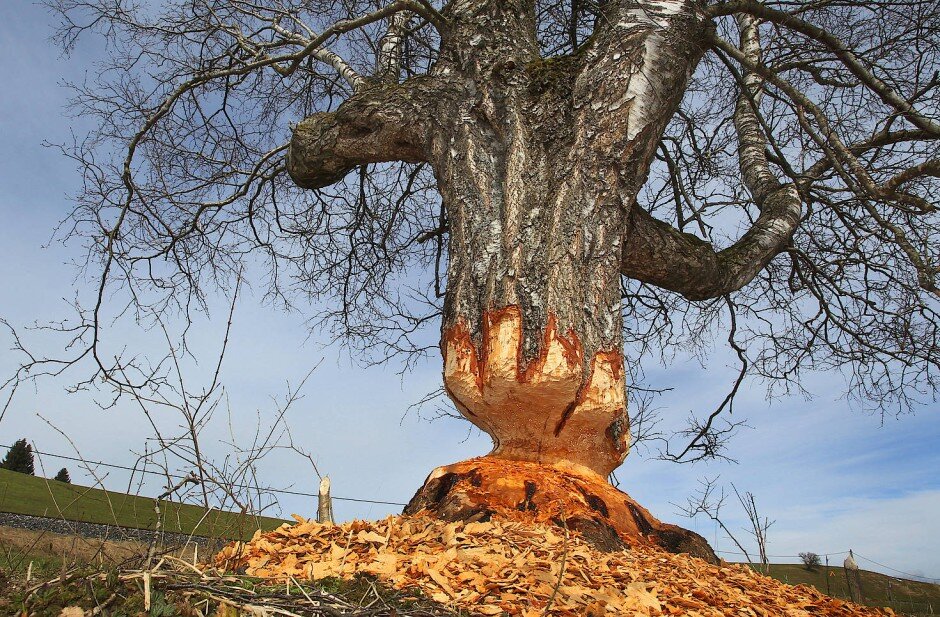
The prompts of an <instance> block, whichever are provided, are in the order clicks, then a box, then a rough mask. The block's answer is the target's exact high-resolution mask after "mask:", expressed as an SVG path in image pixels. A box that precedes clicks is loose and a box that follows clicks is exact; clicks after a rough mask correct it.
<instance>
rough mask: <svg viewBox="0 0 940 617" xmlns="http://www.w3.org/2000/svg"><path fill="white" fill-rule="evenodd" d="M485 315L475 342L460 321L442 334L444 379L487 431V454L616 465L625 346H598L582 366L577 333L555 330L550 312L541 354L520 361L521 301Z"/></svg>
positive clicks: (624, 440) (621, 447)
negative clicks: (489, 438)
mask: <svg viewBox="0 0 940 617" xmlns="http://www.w3.org/2000/svg"><path fill="white" fill-rule="evenodd" d="M483 317H484V318H483V331H482V341H481V343H480V345H479V347H478V346H477V345H475V344H474V342H473V340H472V338H471V335H470V330H469V328H468V327H467V325H466V324H465V323H464V322H463V321H458V323H457V324H456V325H455V326H453V327H452V328H450V329H448V330H447V331H446V332H445V333H444V384H445V387H446V389H447V392H448V394H449V395H450V396H451V398H452V399H453V400H454V402H455V404H456V405H457V407H458V409H459V410H460V411H461V413H463V414H464V416H465V417H467V418H468V419H469V420H470V421H471V422H473V423H474V424H476V425H477V426H478V427H480V428H481V429H482V430H484V431H486V432H487V433H489V434H490V436H492V438H493V442H494V448H493V452H492V455H494V456H498V457H502V458H506V459H512V460H525V461H535V462H544V463H555V462H567V463H569V464H573V465H579V466H583V467H586V468H588V469H590V470H592V471H594V472H596V473H599V474H601V475H605V476H606V475H607V474H609V473H610V472H611V471H612V470H613V469H615V468H616V467H617V466H618V465H620V463H621V462H623V459H624V457H625V456H626V453H627V449H628V440H629V432H628V430H627V422H626V415H625V414H626V395H625V378H624V370H623V356H622V353H621V352H620V351H619V350H602V351H599V352H597V353H595V354H594V355H593V357H591V358H590V359H589V365H588V366H587V367H585V360H586V358H585V357H584V350H583V346H582V344H581V342H580V340H579V339H578V336H577V334H576V333H575V332H573V331H568V332H567V333H566V334H560V333H559V331H558V325H557V320H556V318H555V316H554V315H549V317H548V320H547V323H546V327H545V330H544V334H543V337H542V345H541V349H540V353H539V355H538V356H537V357H536V358H534V359H532V360H531V361H530V362H528V364H527V365H525V366H524V360H525V359H524V358H523V357H522V349H521V345H522V314H521V311H520V309H519V307H518V306H507V307H505V308H502V309H498V310H492V311H488V312H487V313H486V314H485V315H484V316H483ZM585 368H587V370H585Z"/></svg>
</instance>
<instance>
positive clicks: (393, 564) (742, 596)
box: [215, 515, 893, 617]
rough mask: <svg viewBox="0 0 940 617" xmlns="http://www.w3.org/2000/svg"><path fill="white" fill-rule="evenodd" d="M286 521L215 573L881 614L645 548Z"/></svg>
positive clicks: (717, 610) (522, 606) (739, 611)
mask: <svg viewBox="0 0 940 617" xmlns="http://www.w3.org/2000/svg"><path fill="white" fill-rule="evenodd" d="M294 518H295V519H296V520H297V524H295V525H286V524H285V525H283V526H281V527H280V528H278V529H276V530H274V531H271V532H268V533H261V532H258V533H256V534H255V536H254V538H252V539H251V541H249V542H247V543H242V542H236V543H232V544H230V545H228V546H226V547H225V548H224V549H223V550H222V551H221V552H220V553H219V554H218V555H217V556H216V558H215V565H216V566H217V567H220V568H223V569H226V570H230V571H237V572H244V573H245V574H248V575H250V576H257V577H261V578H268V579H274V580H281V581H283V580H287V579H289V578H290V577H294V578H295V579H297V580H301V579H306V580H317V579H321V578H326V577H339V578H351V577H353V576H355V575H356V574H360V573H364V574H370V575H374V576H376V577H378V578H379V579H382V580H384V581H387V582H388V583H389V584H391V585H392V586H394V587H396V588H399V589H405V588H415V587H416V588H419V589H421V590H422V591H423V592H424V593H426V594H427V595H428V596H429V597H430V598H432V599H433V600H435V601H438V602H440V603H442V604H445V605H448V606H450V607H453V608H459V609H464V610H467V611H469V612H471V613H473V614H479V615H499V614H503V613H505V614H509V615H521V616H523V617H533V616H536V615H543V614H550V615H595V616H600V615H606V614H611V615H641V616H646V615H689V616H701V617H705V616H742V617H745V616H746V617H770V616H786V617H798V616H803V615H832V616H849V615H856V616H866V615H893V613H892V612H891V611H890V609H872V608H869V607H864V606H859V605H855V604H851V603H848V602H844V601H842V600H837V599H834V598H830V597H828V596H825V595H823V594H821V593H819V592H818V591H817V590H816V589H814V588H812V587H807V586H796V587H793V586H790V585H785V584H783V583H780V582H778V581H775V580H773V579H771V578H769V577H765V576H762V575H760V574H757V573H755V572H753V571H752V570H750V569H749V568H746V567H744V566H738V565H731V566H715V565H711V564H709V563H707V562H705V561H703V560H701V559H697V558H694V557H689V556H688V555H684V554H679V555H676V554H672V553H667V552H665V551H663V550H661V549H659V548H656V547H650V546H636V547H634V548H632V549H630V550H626V551H619V552H613V553H603V552H600V551H598V550H596V549H594V548H592V547H591V546H590V545H588V544H587V543H586V542H585V541H584V540H583V539H582V538H581V537H580V536H579V535H578V534H577V533H575V532H568V531H567V530H564V529H559V528H557V527H550V526H545V525H538V524H533V523H531V522H528V523H525V522H512V521H506V522H495V521H493V522H469V523H463V522H455V523H447V522H444V521H441V520H438V519H434V518H430V517H426V516H420V515H419V516H413V517H407V516H401V517H389V518H386V519H384V520H381V521H374V522H367V521H352V522H349V523H345V524H343V525H321V524H318V523H316V522H313V521H307V520H304V519H303V518H302V517H299V516H297V515H294Z"/></svg>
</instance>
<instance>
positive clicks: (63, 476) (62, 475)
mask: <svg viewBox="0 0 940 617" xmlns="http://www.w3.org/2000/svg"><path fill="white" fill-rule="evenodd" d="M53 480H58V481H59V482H65V483H66V484H71V483H72V478H71V476H69V470H68V469H66V468H65V467H63V468H62V469H60V470H59V473H57V474H56V475H55V477H54V478H53Z"/></svg>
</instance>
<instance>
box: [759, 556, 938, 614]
mask: <svg viewBox="0 0 940 617" xmlns="http://www.w3.org/2000/svg"><path fill="white" fill-rule="evenodd" d="M755 569H756V568H755ZM758 571H760V570H758ZM828 574H829V575H828V576H827V569H826V567H825V566H819V567H818V568H816V569H815V570H812V571H810V570H807V569H806V568H804V567H803V566H802V565H796V564H771V566H770V574H769V575H770V576H771V577H773V578H775V579H777V580H778V581H782V582H784V583H788V584H790V585H812V586H813V587H815V588H816V589H818V590H820V591H821V592H823V593H827V594H828V595H830V596H833V597H836V598H843V599H846V600H848V599H849V591H848V585H847V583H846V580H845V571H844V570H843V569H842V568H841V567H838V568H837V567H830V568H829V569H828ZM861 578H862V595H864V596H865V598H864V602H863V604H868V605H870V606H887V607H890V608H891V609H892V610H894V611H895V612H897V613H903V614H906V615H932V614H938V615H940V585H934V584H931V583H921V582H917V581H911V580H907V579H900V578H895V577H893V576H885V575H884V574H878V573H877V572H869V571H867V570H862V571H861ZM827 579H828V581H829V585H828V588H827V586H826V581H827Z"/></svg>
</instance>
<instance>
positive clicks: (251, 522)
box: [0, 469, 284, 538]
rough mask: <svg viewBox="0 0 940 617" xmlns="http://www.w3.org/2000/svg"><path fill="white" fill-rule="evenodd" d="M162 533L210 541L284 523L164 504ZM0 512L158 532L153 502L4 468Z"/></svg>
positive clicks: (264, 517) (263, 517) (266, 518)
mask: <svg viewBox="0 0 940 617" xmlns="http://www.w3.org/2000/svg"><path fill="white" fill-rule="evenodd" d="M160 510H161V515H162V518H163V527H162V528H163V530H164V531H168V532H174V533H184V534H195V535H199V536H208V537H224V538H244V537H248V536H251V534H253V533H254V531H255V530H256V529H264V530H270V529H274V528H275V527H277V526H278V525H280V524H281V523H283V522H284V521H282V520H279V519H276V518H271V517H266V516H250V515H245V516H243V515H240V514H238V513H235V512H219V511H211V512H209V514H208V515H207V514H206V510H205V509H204V508H202V507H199V506H193V505H184V504H179V503H174V502H169V501H161V502H160ZM0 512H11V513H14V514H31V515H34V516H48V517H52V518H62V519H67V520H72V521H81V522H86V523H101V524H105V525H120V526H122V527H134V528H139V529H153V528H154V523H155V521H156V513H155V512H154V508H153V499H148V498H146V497H137V496H136V495H127V494H124V493H115V492H113V491H104V490H100V489H96V488H89V487H86V486H78V485H76V484H65V483H63V482H56V481H54V480H46V479H45V478H38V477H35V476H30V475H26V474H22V473H16V472H13V471H8V470H6V469H0Z"/></svg>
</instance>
